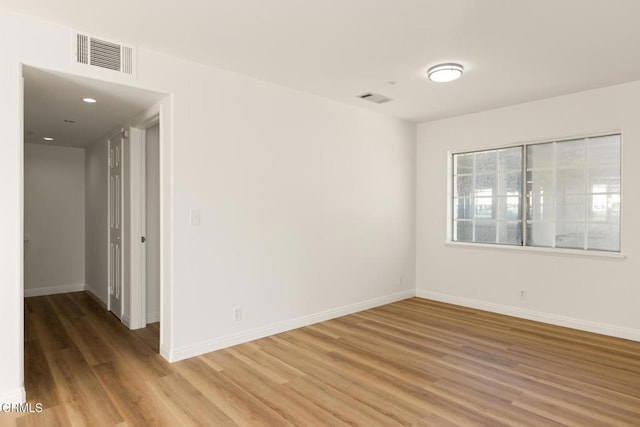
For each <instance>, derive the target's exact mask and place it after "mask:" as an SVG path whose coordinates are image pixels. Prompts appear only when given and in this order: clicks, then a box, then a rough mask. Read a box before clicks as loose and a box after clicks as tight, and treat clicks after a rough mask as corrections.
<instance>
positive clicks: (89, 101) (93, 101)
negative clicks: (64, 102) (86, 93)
mask: <svg viewBox="0 0 640 427" xmlns="http://www.w3.org/2000/svg"><path fill="white" fill-rule="evenodd" d="M82 100H83V101H84V102H86V103H87V104H95V103H96V102H98V101H96V100H95V99H93V98H82Z"/></svg>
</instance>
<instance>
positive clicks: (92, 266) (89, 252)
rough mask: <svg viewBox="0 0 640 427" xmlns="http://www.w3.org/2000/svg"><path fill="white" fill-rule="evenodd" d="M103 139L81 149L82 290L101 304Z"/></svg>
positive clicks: (103, 278) (106, 175)
mask: <svg viewBox="0 0 640 427" xmlns="http://www.w3.org/2000/svg"><path fill="white" fill-rule="evenodd" d="M107 151H108V149H107V141H106V140H103V141H99V142H96V143H94V144H91V145H89V146H87V148H86V149H85V201H86V215H85V230H86V233H85V269H86V271H85V281H86V289H87V290H88V291H90V292H91V293H92V294H94V295H95V296H96V297H98V298H99V299H100V300H101V301H102V302H103V303H104V304H107V298H108V286H109V284H108V281H107V273H108V265H107V256H108V251H107V247H108V231H107V230H108V229H107V227H108V218H107V213H108V195H107V184H108V182H107V181H108V179H109V168H108V164H107V161H108V152H107Z"/></svg>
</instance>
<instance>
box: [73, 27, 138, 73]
mask: <svg viewBox="0 0 640 427" xmlns="http://www.w3.org/2000/svg"><path fill="white" fill-rule="evenodd" d="M73 47H74V49H73V58H74V61H75V62H76V63H78V64H84V65H89V66H92V67H98V68H104V69H107V70H113V71H117V72H119V73H122V74H126V75H130V76H132V75H134V72H135V48H133V47H131V46H126V45H123V44H121V43H118V42H114V41H109V40H104V39H102V38H98V37H94V36H92V35H89V34H83V33H75V37H74V46H73Z"/></svg>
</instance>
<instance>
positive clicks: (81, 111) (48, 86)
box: [23, 66, 166, 147]
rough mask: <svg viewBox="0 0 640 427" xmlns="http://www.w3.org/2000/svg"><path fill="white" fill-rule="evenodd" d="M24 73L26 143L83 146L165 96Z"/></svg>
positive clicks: (33, 70)
mask: <svg viewBox="0 0 640 427" xmlns="http://www.w3.org/2000/svg"><path fill="white" fill-rule="evenodd" d="M23 75H24V132H25V135H24V141H25V143H35V144H47V145H61V146H67V147H84V146H86V145H87V144H90V143H93V142H95V141H96V140H97V139H98V138H101V137H104V136H106V135H107V133H109V132H111V131H112V130H114V129H116V128H117V127H118V126H121V125H122V124H123V123H125V122H126V121H127V120H129V119H131V118H133V117H134V116H136V115H137V114H139V113H142V112H143V111H145V110H146V109H148V108H149V107H151V106H152V105H154V104H156V103H157V102H158V101H159V100H160V99H162V98H164V97H165V96H166V95H163V94H160V93H156V92H150V91H147V90H142V89H136V88H131V87H126V86H122V85H118V84H114V83H108V82H103V81H98V80H93V79H87V78H82V77H76V76H70V75H67V74H62V73H57V72H53V71H45V70H41V69H37V68H32V67H26V66H25V67H24V70H23ZM85 97H90V98H94V99H96V100H97V101H98V102H96V103H95V104H87V103H85V102H83V101H82V99H83V98H85ZM65 120H68V121H67V122H65ZM69 121H71V122H69ZM45 136H46V137H52V138H54V140H53V141H52V142H47V141H44V140H43V138H44V137H45Z"/></svg>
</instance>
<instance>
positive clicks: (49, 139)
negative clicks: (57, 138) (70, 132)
mask: <svg viewBox="0 0 640 427" xmlns="http://www.w3.org/2000/svg"><path fill="white" fill-rule="evenodd" d="M42 139H44V140H45V141H53V138H51V137H50V136H44V137H42Z"/></svg>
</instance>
